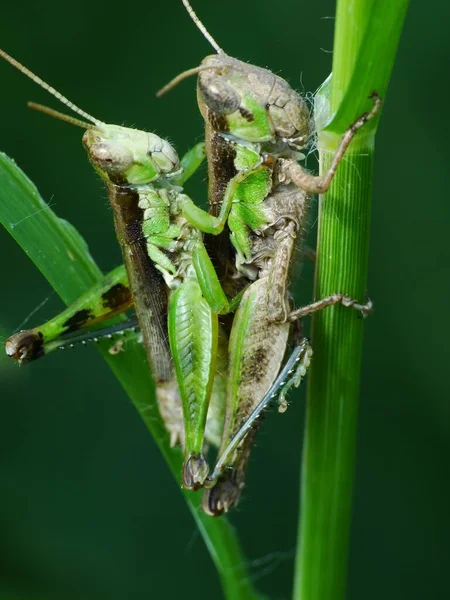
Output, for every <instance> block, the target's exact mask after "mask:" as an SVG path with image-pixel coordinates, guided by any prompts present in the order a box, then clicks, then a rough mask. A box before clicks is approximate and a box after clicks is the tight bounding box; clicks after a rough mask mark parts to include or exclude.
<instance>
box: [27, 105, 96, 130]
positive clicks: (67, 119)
mask: <svg viewBox="0 0 450 600" xmlns="http://www.w3.org/2000/svg"><path fill="white" fill-rule="evenodd" d="M27 106H28V108H32V109H33V110H37V112H41V113H44V115H48V116H49V117H53V118H54V119H58V120H59V121H65V122H66V123H71V124H72V125H76V126H77V127H82V128H83V129H89V128H90V127H92V124H91V123H88V122H87V121H81V119H76V118H75V117H71V116H70V115H65V114H64V113H62V112H59V110H55V109H54V108H50V107H49V106H44V105H43V104H37V103H36V102H27Z"/></svg>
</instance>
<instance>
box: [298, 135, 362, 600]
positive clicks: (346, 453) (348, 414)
mask: <svg viewBox="0 0 450 600" xmlns="http://www.w3.org/2000/svg"><path fill="white" fill-rule="evenodd" d="M329 146H331V144H330V143H329ZM360 152H362V153H363V154H364V155H361V154H360ZM331 155H332V148H331V147H328V148H327V152H326V153H325V152H324V151H323V149H322V150H321V156H322V160H323V168H326V165H327V164H328V163H329V160H330V157H331ZM372 168H373V146H372V147H370V146H365V147H361V148H358V149H357V150H355V151H353V150H352V152H351V155H350V157H349V160H348V161H346V162H344V163H343V164H341V166H340V168H339V173H338V176H337V177H336V179H335V181H334V183H333V185H332V187H331V189H330V190H329V192H328V194H327V195H326V197H324V198H323V200H322V201H321V209H320V224H319V238H320V239H319V248H320V252H319V254H318V264H317V276H316V292H315V297H316V298H322V297H324V296H327V295H329V294H331V293H333V292H336V291H341V290H345V293H346V294H348V295H350V296H352V297H353V298H357V299H360V300H364V298H365V288H366V273H367V259H368V239H369V223H370V197H371V186H370V182H371V176H372ZM343 185H345V187H344V189H345V190H348V192H347V193H346V194H345V197H342V187H341V186H343ZM362 339H363V322H362V320H361V318H358V314H357V313H356V312H355V311H353V310H351V309H348V308H344V307H342V306H336V307H332V308H328V309H326V310H324V311H322V312H321V313H319V314H317V316H316V317H315V318H314V322H313V330H312V343H313V348H314V357H313V367H312V368H311V372H310V374H309V380H308V399H307V421H306V437H305V445H304V454H303V466H302V483H301V489H302V498H301V516H302V518H301V523H300V529H299V546H300V548H301V552H300V554H299V555H298V557H297V569H296V572H297V577H296V581H295V593H294V598H298V599H299V598H301V599H302V600H339V599H340V598H343V595H344V587H345V577H346V561H347V545H348V532H349V525H350V513H351V496H352V482H353V465H354V452H355V437H356V422H357V415H358V393H359V374H360V366H361V350H362Z"/></svg>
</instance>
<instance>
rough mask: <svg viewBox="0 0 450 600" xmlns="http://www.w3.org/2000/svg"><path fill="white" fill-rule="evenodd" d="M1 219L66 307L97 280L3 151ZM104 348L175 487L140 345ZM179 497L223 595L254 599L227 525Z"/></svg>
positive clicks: (85, 254) (177, 458)
mask: <svg viewBox="0 0 450 600" xmlns="http://www.w3.org/2000/svg"><path fill="white" fill-rule="evenodd" d="M0 221H1V222H2V224H3V225H4V226H5V228H6V229H7V230H8V231H9V233H10V234H11V235H12V236H13V237H14V239H15V240H16V241H17V242H18V244H20V246H21V247H22V248H23V250H24V251H25V252H26V254H27V255H28V256H29V257H30V259H31V260H32V261H33V262H34V263H35V264H36V266H37V267H38V268H39V270H40V271H41V272H42V274H43V275H44V276H45V277H46V278H47V280H48V281H49V282H50V284H51V285H52V287H53V288H54V289H55V290H56V292H57V293H58V294H59V295H60V297H61V298H62V299H63V301H64V302H65V303H66V304H70V303H71V302H73V301H74V300H75V299H76V298H77V297H78V296H79V295H80V294H81V293H82V292H84V291H85V290H86V289H87V288H88V287H90V286H91V285H93V284H94V283H95V282H96V281H98V280H99V279H100V278H101V277H102V273H101V271H100V270H99V268H98V267H97V266H96V264H95V262H94V260H93V259H92V257H91V255H90V254H89V251H88V248H87V245H86V243H85V241H84V240H83V238H82V237H81V236H80V234H79V233H78V232H77V231H76V229H75V228H74V227H73V226H72V225H70V224H69V223H67V222H66V221H64V220H63V219H59V218H58V217H57V216H56V215H55V213H54V212H53V211H52V210H51V209H50V207H49V206H48V205H47V204H46V203H45V202H44V201H43V200H42V198H41V197H40V195H39V193H38V191H37V189H36V187H35V186H34V185H33V184H32V183H31V181H30V180H29V179H28V178H27V177H26V175H25V174H24V173H23V172H22V171H21V170H20V169H19V168H18V167H17V165H16V164H15V163H14V161H13V160H11V159H10V158H8V157H7V156H6V155H5V154H2V153H0ZM108 346H109V344H107V343H106V344H103V345H102V344H100V346H99V348H100V352H101V354H102V355H103V358H104V359H105V360H106V362H107V363H108V365H109V367H110V368H111V370H112V371H113V372H114V374H115V376H116V377H117V379H118V380H119V381H120V383H121V385H122V386H123V388H124V389H125V391H126V392H127V394H128V395H129V397H130V399H131V400H132V402H133V404H134V406H135V407H136V409H137V411H138V412H139V414H140V415H141V417H142V419H143V421H144V423H145V425H146V427H147V428H148V430H149V431H150V433H151V434H152V436H153V439H154V441H155V442H156V444H157V445H158V447H159V449H160V450H161V453H162V454H163V456H164V458H165V460H166V461H167V463H168V465H169V467H170V469H171V471H172V473H173V474H174V477H175V480H176V483H177V487H179V476H180V473H181V464H182V455H181V452H180V451H179V449H173V448H170V446H169V437H168V435H167V432H166V430H165V428H164V425H163V423H162V421H161V418H160V415H159V411H158V408H157V405H156V400H155V395H154V385H153V381H152V378H151V374H150V369H149V367H148V363H147V357H146V355H145V351H144V349H143V346H142V344H138V343H134V344H127V350H126V352H121V353H120V354H118V355H115V356H111V355H110V354H109V353H108ZM183 495H184V497H185V499H186V502H187V504H188V507H189V509H190V511H191V513H192V515H193V517H194V519H195V521H196V522H197V526H198V528H199V530H200V532H201V534H202V536H203V539H204V540H205V543H206V545H207V547H208V550H209V552H210V554H211V557H212V559H213V561H214V563H215V565H216V567H217V570H218V572H219V575H220V578H221V581H222V586H223V590H224V594H225V597H226V598H230V599H238V600H241V599H242V600H253V599H256V598H258V596H257V594H256V593H255V592H254V590H253V588H252V585H251V583H250V580H249V577H248V574H247V571H246V562H245V558H244V556H243V555H242V552H241V549H240V547H239V543H238V541H237V537H236V534H235V532H234V530H233V528H232V527H231V526H230V524H229V523H228V521H227V520H226V519H224V518H220V519H213V518H211V517H207V516H206V515H204V514H203V513H202V512H201V510H200V506H199V504H200V501H199V500H200V498H199V495H198V494H197V495H195V494H192V493H189V492H183ZM193 584H194V585H195V582H194V583H193Z"/></svg>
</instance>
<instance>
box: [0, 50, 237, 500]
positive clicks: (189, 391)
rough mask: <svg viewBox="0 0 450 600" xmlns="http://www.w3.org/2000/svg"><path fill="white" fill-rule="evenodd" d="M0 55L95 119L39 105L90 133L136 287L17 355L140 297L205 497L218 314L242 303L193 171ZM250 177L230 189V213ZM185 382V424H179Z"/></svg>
mask: <svg viewBox="0 0 450 600" xmlns="http://www.w3.org/2000/svg"><path fill="white" fill-rule="evenodd" d="M0 55H1V56H2V57H3V58H4V59H6V60H7V61H8V62H10V63H11V64H12V65H13V66H15V67H16V68H18V69H19V70H20V71H21V72H23V73H24V74H25V75H27V76H28V77H30V78H31V79H32V80H33V81H34V82H36V83H38V84H39V85H40V86H41V87H43V88H44V89H46V90H47V91H48V92H50V93H51V94H52V95H53V96H55V97H56V98H57V99H59V100H60V101H61V102H62V103H63V104H65V105H66V106H68V107H69V108H70V109H71V110H72V111H73V112H75V113H77V114H78V115H80V116H81V117H83V118H84V119H86V120H87V121H88V122H85V121H79V120H78V119H75V118H72V117H67V116H65V115H61V114H60V113H58V112H57V111H54V110H52V109H48V108H46V107H42V106H40V105H35V104H33V105H32V106H33V107H34V108H37V109H38V110H41V111H42V112H45V113H47V114H50V115H52V116H56V117H58V118H61V119H62V120H65V121H69V122H71V123H73V124H75V125H79V126H81V127H83V128H84V129H85V133H84V136H83V144H84V146H85V148H86V150H87V153H88V156H89V159H90V162H91V163H92V165H93V166H94V168H95V170H96V171H97V172H98V173H99V175H100V176H101V178H102V179H103V180H104V182H105V185H106V189H107V192H108V197H109V200H110V204H111V207H112V209H113V214H114V223H115V229H116V234H117V237H118V240H119V242H120V245H121V248H122V254H123V258H124V264H125V270H126V279H127V281H128V284H129V288H127V287H126V285H125V272H124V270H123V269H122V270H120V269H118V270H116V271H115V272H114V273H113V274H111V275H110V277H109V278H107V280H106V281H105V282H103V284H102V286H100V289H99V288H98V287H96V288H95V289H94V290H92V291H90V292H88V293H87V294H85V295H84V296H83V297H82V298H80V300H79V301H78V303H77V304H76V305H75V307H72V308H70V309H68V311H65V312H64V313H63V314H62V315H60V316H58V317H57V318H56V319H54V320H52V322H50V323H47V324H45V325H44V326H43V327H41V328H39V329H38V330H37V331H33V332H31V333H30V332H27V333H26V334H24V333H23V332H22V333H21V334H19V335H18V337H14V338H13V339H10V340H8V341H7V345H6V348H7V352H8V354H10V356H12V357H16V358H18V359H19V360H20V361H21V362H26V361H27V360H30V359H31V357H33V356H35V355H37V356H39V354H40V353H42V352H43V351H44V342H45V341H46V342H47V347H48V344H49V342H50V340H51V339H54V338H55V334H56V337H58V335H64V334H67V333H71V332H73V331H76V330H78V329H80V328H82V327H84V326H91V325H95V324H96V323H97V322H98V321H100V320H103V319H105V318H108V317H110V316H113V315H114V314H117V313H118V312H120V310H123V309H125V310H126V309H127V308H129V307H130V304H131V299H132V301H133V304H134V308H135V310H136V315H137V319H138V322H139V326H140V330H141V335H142V338H143V341H144V344H145V346H146V350H147V354H148V357H149V361H150V365H151V368H152V371H153V374H154V377H155V382H156V385H157V388H158V397H159V401H160V405H161V413H162V415H163V418H165V421H166V424H167V426H168V429H169V431H170V432H171V435H172V442H173V443H175V442H176V441H177V440H178V438H184V440H183V439H182V440H181V441H184V446H185V464H184V469H183V484H184V486H185V487H186V488H189V489H196V488H197V487H199V486H201V485H202V484H203V482H204V481H205V479H206V477H207V474H208V465H207V462H206V459H205V458H204V456H203V442H204V431H205V426H206V420H207V413H208V407H209V400H210V397H211V393H212V386H213V382H214V375H215V372H216V356H217V352H218V341H219V326H218V314H219V313H226V312H230V311H231V310H233V308H234V304H233V302H232V303H231V304H230V303H229V302H228V299H227V297H226V295H225V293H224V292H223V290H222V287H221V285H220V282H219V279H218V277H217V275H216V272H215V270H214V267H213V265H212V263H211V260H210V259H209V256H208V253H207V251H206V249H205V247H204V245H203V240H202V235H201V233H200V232H199V231H198V230H197V229H196V227H195V221H196V219H197V216H198V212H199V209H198V208H197V207H196V206H195V205H194V203H193V202H192V200H191V199H190V198H189V197H188V196H186V195H185V194H183V193H182V187H181V185H182V184H183V183H184V181H185V180H186V175H185V173H184V168H183V165H182V164H181V163H180V161H179V159H178V156H177V154H176V152H175V150H174V149H173V148H172V146H171V145H170V144H169V143H168V142H167V141H165V140H163V139H161V138H159V137H158V136H156V135H155V134H152V133H147V132H144V131H139V130H136V129H130V128H125V127H120V126H117V125H109V124H106V123H103V122H102V121H100V120H98V119H96V118H94V117H92V116H91V115H89V114H88V113H86V112H85V111H83V110H81V109H80V108H78V107H77V106H76V105H74V104H73V103H72V102H70V101H69V100H68V99H67V98H65V97H64V96H62V95H61V94H60V93H59V92H58V91H56V90H55V89H54V88H52V87H51V86H49V85H48V84H47V83H45V82H43V81H42V80H41V79H40V78H39V77H37V76H36V75H34V74H33V73H32V72H31V71H29V69H27V68H26V67H24V66H23V65H21V64H20V63H18V62H17V61H16V60H14V59H13V58H11V57H10V56H9V55H7V54H6V53H5V52H3V51H0ZM202 160H203V155H202V152H201V150H200V151H199V148H198V147H197V148H194V150H193V151H192V152H191V153H189V154H188V155H187V157H185V159H184V166H186V167H187V168H186V172H187V173H188V174H191V173H192V172H193V171H194V170H195V168H196V167H198V166H199V164H200V163H201V161H202ZM243 176H244V175H239V176H237V177H236V180H234V181H231V182H230V186H229V190H228V191H227V193H226V194H225V201H224V210H225V209H226V207H227V206H228V205H229V204H230V202H231V198H232V197H233V195H234V192H235V189H236V187H237V185H238V184H239V181H240V180H241V179H242V177H243ZM116 279H117V281H116ZM111 281H112V282H113V283H111ZM111 286H113V287H114V286H115V289H116V291H117V290H118V289H120V290H121V291H122V295H123V296H124V297H123V298H122V297H121V296H120V294H118V297H116V295H115V294H114V293H113V288H112V287H111ZM130 292H131V293H130ZM168 292H169V294H168ZM168 295H169V309H168V311H167V301H168ZM121 300H123V302H122V305H120V301H121ZM238 300H239V297H238V298H237V300H236V301H235V303H236V302H237V301H238ZM46 337H47V340H45V338H46ZM169 342H170V348H169ZM171 354H172V357H173V364H174V368H175V374H176V381H175V379H174V376H173V370H172V369H173V367H172V361H171ZM176 382H177V383H178V390H179V394H180V396H181V404H182V408H183V425H181V424H180V420H179V418H178V417H177V410H176V404H177V393H178V392H177V386H176ZM167 407H170V408H169V409H168V408H167ZM172 417H173V423H172V422H171V420H172Z"/></svg>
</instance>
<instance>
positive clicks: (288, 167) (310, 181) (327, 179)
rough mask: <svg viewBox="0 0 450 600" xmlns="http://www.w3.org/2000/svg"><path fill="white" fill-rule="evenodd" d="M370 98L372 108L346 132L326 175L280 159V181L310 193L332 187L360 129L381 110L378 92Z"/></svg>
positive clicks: (322, 192) (322, 191)
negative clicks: (290, 182)
mask: <svg viewBox="0 0 450 600" xmlns="http://www.w3.org/2000/svg"><path fill="white" fill-rule="evenodd" d="M370 98H372V99H373V101H374V105H373V107H372V110H371V111H370V112H368V113H364V114H363V115H361V116H360V117H359V118H358V119H357V120H356V121H355V122H354V123H353V124H352V125H350V127H349V128H348V129H347V131H346V132H345V133H344V135H343V136H342V139H341V141H340V143H339V146H338V148H337V150H336V152H335V153H334V156H333V159H332V161H331V164H330V166H329V167H328V170H327V171H326V173H324V175H311V173H308V171H307V170H306V169H304V168H303V167H302V166H301V165H299V164H298V163H297V162H295V161H293V160H291V159H280V161H279V177H280V181H281V182H285V181H292V183H294V184H295V185H296V186H297V187H299V188H301V189H302V190H304V191H305V192H307V193H309V194H324V193H325V192H326V191H327V190H328V188H329V187H330V184H331V181H332V179H333V177H334V176H335V174H336V170H337V168H338V165H339V163H340V162H341V160H342V158H343V156H344V154H345V152H346V150H347V148H348V147H349V145H350V142H351V141H352V139H353V138H354V137H355V135H356V134H357V132H358V130H359V129H361V127H363V126H364V125H365V124H366V123H367V121H369V120H370V119H373V118H374V117H375V116H376V115H377V114H378V112H379V111H380V108H381V104H382V101H381V98H380V97H379V96H378V94H377V93H376V92H373V93H372V94H371V95H370Z"/></svg>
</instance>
